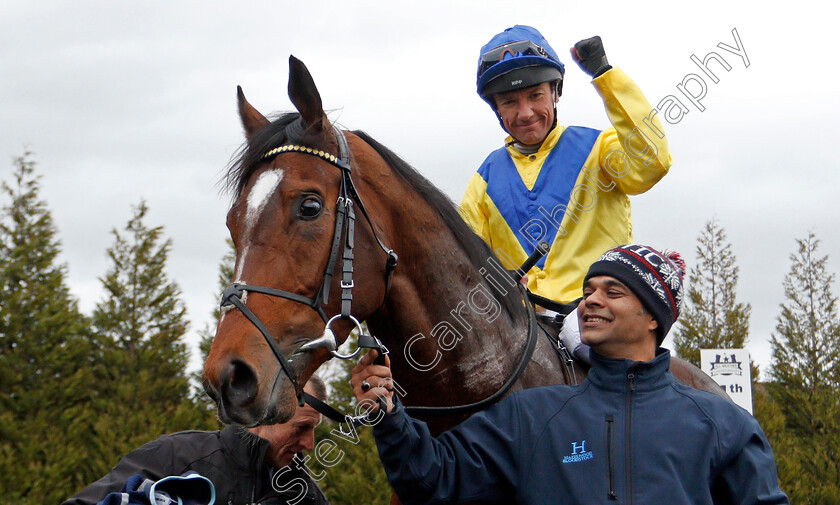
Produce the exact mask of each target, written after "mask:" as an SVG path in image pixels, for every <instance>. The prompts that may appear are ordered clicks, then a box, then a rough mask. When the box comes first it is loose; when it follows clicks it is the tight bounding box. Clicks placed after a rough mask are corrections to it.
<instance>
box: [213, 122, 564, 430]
mask: <svg viewBox="0 0 840 505" xmlns="http://www.w3.org/2000/svg"><path fill="white" fill-rule="evenodd" d="M298 121H300V120H298ZM290 127H296V128H300V124H299V123H292V125H290ZM333 132H334V134H335V137H336V140H337V141H338V151H339V156H338V157H336V156H335V155H332V154H330V153H327V152H325V151H322V150H318V149H314V148H312V147H307V146H304V145H299V144H286V145H283V146H280V147H277V148H274V149H272V150H270V151H268V152H267V153H265V154H264V155H263V156H262V157H261V161H266V160H270V159H272V158H274V157H275V156H278V155H280V154H283V153H288V152H296V153H302V154H307V155H310V156H315V157H317V158H320V159H322V160H324V161H326V162H328V163H330V164H331V165H333V166H335V167H337V168H338V169H339V170H340V171H341V182H340V185H339V192H338V199H337V201H336V220H335V230H334V232H333V240H332V246H331V248H330V255H329V260H328V261H327V266H326V268H325V270H324V278H323V282H322V283H321V287H320V289H319V290H318V292H317V293H316V294H315V296H314V297H312V298H309V297H306V296H303V295H300V294H297V293H292V292H290V291H284V290H280V289H275V288H268V287H265V286H258V285H253V284H240V283H233V284H231V285H230V286H228V287H227V288H226V289H225V291H224V293H223V294H222V301H221V308H222V309H223V310H224V309H226V308H230V307H236V308H237V309H239V310H240V311H241V312H242V314H243V315H244V316H245V317H246V318H247V319H248V320H249V321H250V322H251V323H252V324H253V325H254V326H255V327H256V328H257V329H258V330H259V331H260V333H261V334H262V336H263V337H264V338H265V340H266V342H267V343H268V345H269V347H270V348H271V351H272V352H273V353H274V356H275V357H276V358H277V361H278V362H279V363H280V367H281V368H282V370H283V372H284V373H285V374H286V376H287V377H288V378H289V380H290V381H291V383H292V385H293V386H294V389H295V394H296V396H297V398H298V403H299V404H300V405H303V401H304V400H306V402H307V403H309V404H310V405H311V406H312V407H313V408H315V409H316V410H318V411H319V412H321V413H322V414H324V415H325V416H327V417H328V418H330V419H332V420H333V421H337V422H338V423H343V422H350V423H351V424H352V425H354V426H358V425H360V424H366V423H365V419H366V418H367V416H366V415H362V416H356V417H351V416H349V415H344V414H342V413H341V412H339V411H337V410H335V409H334V408H332V407H330V406H329V405H327V404H326V403H324V402H322V401H320V400H319V399H318V398H316V397H314V396H312V395H310V394H308V393H306V392H304V391H303V388H302V387H298V383H297V377H296V375H295V373H294V372H293V371H292V367H291V364H290V363H289V361H288V360H287V359H286V358H285V357H284V356H283V353H282V351H281V350H280V347H279V346H278V345H277V342H276V341H275V340H274V339H273V338H272V337H271V333H270V332H269V331H268V329H267V328H266V327H265V325H264V324H263V323H262V321H260V319H259V318H258V317H257V316H256V314H254V313H253V312H252V311H251V310H250V309H249V308H248V307H247V306H246V305H245V302H244V301H243V300H242V295H243V293H245V292H248V291H250V292H253V293H262V294H266V295H270V296H276V297H279V298H285V299H287V300H292V301H294V302H298V303H302V304H304V305H307V306H309V307H311V308H312V309H313V310H315V311H316V312H318V314H319V315H320V316H321V319H323V320H324V322H325V323H326V327H325V329H324V334H323V336H322V337H320V338H318V339H315V340H312V341H310V342H307V343H306V344H304V345H302V346H301V347H300V348H299V350H298V352H300V351H307V350H313V349H318V348H327V349H328V350H329V351H330V353H331V354H332V355H333V356H334V357H337V358H340V359H350V358H353V357H354V356H356V355H357V354H358V353H359V351H360V349H362V348H371V349H377V350H378V351H379V358H377V361H376V363H381V364H384V355H385V354H387V353H388V349H387V348H386V347H385V346H384V345H383V344H382V342H381V341H380V340H379V339H377V338H376V337H374V336H372V335H369V334H366V333H365V332H364V331H361V330H362V327H361V323H360V322H359V320H358V319H356V318H355V317H354V316H353V315H352V310H351V309H352V301H353V287H354V286H355V283H354V282H353V247H354V237H355V220H356V213H355V210H354V202H355V205H356V206H358V208H359V210H360V211H361V213H362V215H363V216H364V217H365V220H367V222H368V225H369V226H370V228H371V231H372V233H373V236H374V238H375V239H376V242H377V243H378V244H379V247H380V248H381V249H382V250H383V251H384V252H385V253H386V254H387V259H386V262H385V295H384V297H383V304H384V300H385V299H387V297H388V293H389V291H390V287H391V277H392V274H393V272H394V269H395V268H396V266H397V261H398V256H397V254H396V253H395V252H394V251H393V249H390V248H389V247H387V246H386V245H385V244H384V243H383V242H382V240H381V239H380V238H379V236H378V235H377V233H376V228H375V227H374V226H373V222H372V221H371V219H370V216H369V215H368V213H367V210H366V209H365V206H364V204H363V203H362V200H361V198H360V197H359V194H358V192H357V191H356V187H355V186H354V184H353V178H352V177H351V172H352V171H351V167H350V151H349V147H348V145H347V139H346V137H345V136H344V133H343V132H342V131H341V130H339V129H338V128H335V127H334V128H333ZM342 237H344V251H343V255H342V269H341V270H342V278H341V283H340V285H341V312H340V313H339V314H336V315H335V316H333V317H331V318H330V317H329V316H327V313H326V312H325V311H324V305H326V304H327V303H328V296H329V291H330V286H331V284H332V278H333V270H334V269H335V264H336V261H337V258H338V248H339V246H340V244H341V238H342ZM547 247H548V245H547V244H546V248H545V249H541V248H537V250H536V251H535V252H534V253H533V254H532V255H531V257H529V258H528V260H527V261H526V262H525V264H523V267H522V268H523V270H521V271H514V272H519V277H521V276H522V275H524V272H526V271H527V270H528V269H530V268H531V266H533V265H534V264H535V263H536V262H537V260H539V258H541V257H542V256H543V255H545V254H546V252H547V251H548V249H547ZM517 284H518V278H517ZM519 287H520V290H521V291H522V294H523V300H524V302H525V305H526V308H527V311H528V337H527V343H526V346H525V350H524V352H523V354H522V356H521V358H520V360H519V363H518V365H517V367H516V369H515V370H514V372H513V374H512V375H511V376H510V377H509V378H508V379H507V381H505V383H504V384H503V385H502V387H501V388H500V389H499V390H497V391H496V392H495V393H493V394H492V395H490V396H489V397H487V398H484V399H483V400H480V401H478V402H474V403H470V404H467V405H459V406H454V407H406V411H407V412H409V413H410V414H414V415H418V414H419V415H426V416H440V415H457V414H464V413H469V412H475V411H477V410H480V409H483V408H485V407H487V406H489V405H491V404H493V403H495V402H497V401H498V400H499V399H501V398H502V396H504V395H505V394H506V393H507V392H508V391H509V390H510V388H511V387H513V385H514V384H515V383H516V381H517V380H518V379H519V377H520V376H521V375H522V373H523V372H524V370H525V368H526V367H527V365H528V362H529V361H530V358H531V355H532V354H533V352H534V348H535V347H536V340H537V333H538V332H537V328H538V324H537V320H536V315H535V311H534V305H533V304H532V303H531V301H530V300H529V298H528V296H527V289H526V288H524V287H523V286H521V285H520V286H519ZM336 319H350V320H351V321H352V322H353V323H354V324H355V325H356V328H357V329H359V330H360V331H359V338H358V347H357V348H356V350H355V351H354V352H353V353H351V354H348V355H343V354H340V353H338V351H337V348H338V342H337V340H336V337H335V333H334V332H333V331H332V329H331V326H332V323H333V322H334V321H335V320H336ZM380 408H382V409H384V404H382V399H380Z"/></svg>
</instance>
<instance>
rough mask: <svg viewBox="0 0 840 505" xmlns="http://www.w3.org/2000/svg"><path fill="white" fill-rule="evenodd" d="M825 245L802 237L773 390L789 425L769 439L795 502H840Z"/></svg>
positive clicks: (837, 335)
mask: <svg viewBox="0 0 840 505" xmlns="http://www.w3.org/2000/svg"><path fill="white" fill-rule="evenodd" d="M819 243H820V241H819V240H818V239H817V238H816V236H815V235H814V233H813V232H809V233H808V236H807V237H806V238H804V239H799V240H797V245H798V250H797V252H796V253H795V254H792V255H791V256H790V259H791V269H790V272H789V273H788V274H787V275H786V276H785V280H784V288H785V299H786V301H785V303H783V304H782V306H781V313H780V314H779V316H778V324H777V325H776V333H775V334H774V335H773V336H772V340H771V346H772V350H773V357H772V367H771V370H770V375H771V376H772V378H773V379H774V381H775V383H774V384H771V385H770V387H769V388H768V390H769V392H770V395H771V397H772V398H773V400H774V401H775V402H776V404H777V405H778V408H779V410H780V411H781V413H782V414H783V416H784V430H779V432H778V433H774V434H772V435H773V436H771V434H768V437H770V440H771V443H772V444H773V445H774V447H776V450H777V454H781V457H780V458H778V459H779V460H780V464H779V468H780V470H779V476H780V480H781V482H782V486H783V489H785V490H786V491H787V492H788V494H789V495H790V498H791V502H792V503H815V504H816V503H838V502H840V320H838V314H837V298H836V297H835V296H834V294H833V293H832V290H831V285H832V283H833V282H834V274H833V273H829V272H828V268H827V261H828V256H819V254H818V252H817V251H818V248H819ZM782 451H784V452H782Z"/></svg>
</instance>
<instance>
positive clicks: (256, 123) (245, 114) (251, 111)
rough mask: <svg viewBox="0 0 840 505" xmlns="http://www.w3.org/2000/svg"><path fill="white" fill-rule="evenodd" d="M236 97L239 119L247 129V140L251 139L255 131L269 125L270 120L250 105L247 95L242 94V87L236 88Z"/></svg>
mask: <svg viewBox="0 0 840 505" xmlns="http://www.w3.org/2000/svg"><path fill="white" fill-rule="evenodd" d="M236 96H237V99H238V102H239V118H240V119H241V120H242V126H244V127H245V138H249V139H250V138H251V135H253V134H254V132H255V131H257V130H259V129H260V128H262V127H263V126H265V125H267V124H268V119H266V118H265V116H263V115H262V114H260V112H259V111H258V110H257V109H255V108H254V107H253V106H252V105H251V104H250V103H248V100H246V99H245V93H243V92H242V86H237V87H236Z"/></svg>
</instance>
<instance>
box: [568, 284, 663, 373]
mask: <svg viewBox="0 0 840 505" xmlns="http://www.w3.org/2000/svg"><path fill="white" fill-rule="evenodd" d="M578 316H579V318H580V337H581V340H582V341H583V343H584V344H586V345H588V346H590V347H592V348H593V349H595V351H596V352H597V353H598V354H600V355H601V356H605V357H608V358H625V359H630V360H634V361H650V360H652V359H653V358H654V357H655V353H656V328H657V327H658V326H659V324H658V323H657V322H656V320H655V319H654V318H653V316H652V315H651V314H650V313H649V312H647V311H646V310H645V308H644V307H643V306H642V302H641V301H640V300H639V298H638V297H637V296H636V295H635V294H634V293H633V292H632V291H630V288H628V287H627V286H626V285H624V284H623V283H622V282H620V281H618V280H617V279H615V278H613V277H609V276H606V275H599V276H595V277H591V278H589V279H587V281H586V283H585V284H584V286H583V300H581V302H580V304H579V305H578Z"/></svg>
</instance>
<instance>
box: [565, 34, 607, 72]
mask: <svg viewBox="0 0 840 505" xmlns="http://www.w3.org/2000/svg"><path fill="white" fill-rule="evenodd" d="M571 53H572V59H573V60H575V62H576V63H577V64H578V65H579V66H580V68H581V69H582V70H583V71H584V72H586V73H587V74H588V75H589V76H590V77H592V78H593V79H594V78H595V77H598V76H599V75H601V74H603V73H604V72H606V71H607V70H609V69H611V68H612V67H611V66H610V64H609V63H608V62H607V54H606V53H605V52H604V43H603V42H601V37H599V36H597V35H596V36H594V37H591V38H588V39H583V40H581V41H580V42H578V43H577V44H575V47H573V48H572V49H571Z"/></svg>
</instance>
